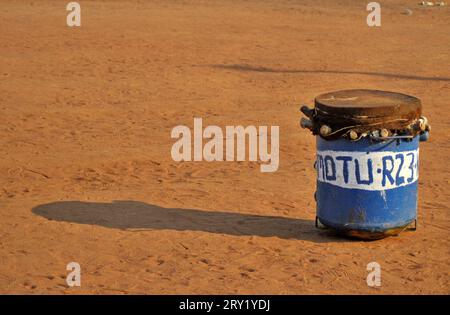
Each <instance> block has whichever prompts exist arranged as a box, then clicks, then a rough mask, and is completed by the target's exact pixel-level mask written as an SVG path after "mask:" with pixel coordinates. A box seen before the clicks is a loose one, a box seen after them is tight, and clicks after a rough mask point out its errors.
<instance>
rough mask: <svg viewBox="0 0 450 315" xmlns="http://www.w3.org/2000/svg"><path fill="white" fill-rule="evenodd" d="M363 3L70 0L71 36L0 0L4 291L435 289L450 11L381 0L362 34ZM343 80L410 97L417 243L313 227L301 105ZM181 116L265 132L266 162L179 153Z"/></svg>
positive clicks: (45, 11) (444, 231)
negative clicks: (275, 137)
mask: <svg viewBox="0 0 450 315" xmlns="http://www.w3.org/2000/svg"><path fill="white" fill-rule="evenodd" d="M67 2H68V1H67ZM367 2H368V1H366V2H364V1H344V0H337V1H324V0H319V1H317V0H314V1H313V0H307V1H293V0H280V1H275V0H269V1H256V0H248V1H231V0H230V1H206V0H199V1H190V0H179V1H173V0H158V1H130V0H124V1H80V4H81V8H82V13H81V21H82V26H81V27H79V28H76V27H75V28H70V27H68V26H67V25H66V15H67V13H68V12H67V11H66V9H65V5H66V3H65V2H61V1H10V0H0V154H1V163H0V172H1V177H0V215H1V220H0V292H1V293H29V294H36V293H45V294H47V293H50V294H59V293H65V294H79V293H96V294H109V293H112V294H127V293H138V294H140V293H144V294H166V293H180V294H181V293H193V294H220V293H223V294H234V293H237V294H241V293H242V294H258V293H260V294H300V293H305V294H313V293H330V294H338V293H349V294H361V293H362V294H391V293H396V294H398V293H405V294H412V293H416V294H428V293H431V294H436V293H443V294H449V293H450V281H449V280H450V273H449V272H450V261H449V258H450V253H449V249H450V247H449V240H450V239H449V231H450V215H449V211H450V206H449V202H450V190H449V184H450V162H449V160H448V157H449V155H450V141H449V138H448V137H449V125H450V107H449V106H450V67H449V63H450V23H449V22H450V6H445V7H439V8H438V7H432V8H425V7H420V6H419V5H418V4H417V2H419V1H416V0H413V1H409V0H408V1H406V0H399V1H393V0H384V1H382V26H381V27H379V28H369V27H368V26H367V24H366V16H367V14H368V12H367V11H366V7H365V6H366V5H367ZM405 9H410V10H412V14H411V15H408V14H404V13H405ZM348 88H372V89H384V90H393V91H398V92H404V93H407V94H412V95H415V96H417V97H419V98H421V100H422V102H423V113H424V114H425V115H426V116H427V117H428V118H429V120H430V122H431V125H432V127H433V130H432V133H431V138H430V140H429V141H428V142H426V143H423V144H421V151H420V152H421V153H420V154H421V165H420V174H421V175H420V181H419V187H420V193H419V229H418V230H417V231H416V232H405V233H403V234H401V235H400V236H399V237H391V238H387V239H384V240H379V241H374V242H363V241H356V240H349V239H342V238H338V237H336V236H333V235H330V234H329V233H327V232H324V231H320V230H316V229H315V227H314V217H315V202H314V197H313V193H314V190H315V172H314V169H313V161H314V158H315V139H314V138H313V137H312V136H311V135H310V134H309V133H308V132H306V131H305V130H302V129H300V127H299V125H298V120H299V118H300V116H301V115H300V113H299V111H298V109H299V107H300V105H301V104H305V103H306V104H309V105H312V101H313V99H314V97H315V96H316V95H318V94H320V93H323V92H327V91H333V90H339V89H348ZM194 117H201V118H203V123H204V124H205V125H218V126H226V125H238V124H240V125H244V126H246V125H256V126H259V125H278V126H280V167H279V170H278V171H277V172H274V173H261V172H260V170H259V164H258V163H257V162H212V163H208V162H184V163H178V162H174V161H173V160H172V158H171V155H170V150H171V147H172V144H173V143H174V140H173V139H171V137H170V133H171V130H172V128H173V127H175V126H176V125H180V124H182V125H188V126H192V124H193V118H194ZM72 261H75V262H78V263H79V264H80V265H81V276H82V278H81V287H76V288H70V287H68V286H67V285H66V281H65V278H66V275H67V274H68V273H69V272H68V271H66V265H67V264H68V263H69V262H72ZM371 261H376V262H378V263H380V265H381V268H382V286H381V287H380V288H369V287H368V286H367V284H366V276H367V273H368V272H367V271H366V266H367V264H368V263H369V262H371Z"/></svg>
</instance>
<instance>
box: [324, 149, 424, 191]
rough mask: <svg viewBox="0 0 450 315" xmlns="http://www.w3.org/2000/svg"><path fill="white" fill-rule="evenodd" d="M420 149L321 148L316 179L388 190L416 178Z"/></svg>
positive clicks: (345, 186)
mask: <svg viewBox="0 0 450 315" xmlns="http://www.w3.org/2000/svg"><path fill="white" fill-rule="evenodd" d="M418 162H419V150H413V151H405V152H391V151H389V152H386V151H385V152H348V151H331V150H325V151H318V152H317V159H316V170H317V180H318V181H320V182H325V183H329V184H331V185H335V186H340V187H343V188H354V189H363V190H385V189H393V188H397V187H401V186H405V185H409V184H412V183H414V182H415V181H417V179H418V177H419V174H418Z"/></svg>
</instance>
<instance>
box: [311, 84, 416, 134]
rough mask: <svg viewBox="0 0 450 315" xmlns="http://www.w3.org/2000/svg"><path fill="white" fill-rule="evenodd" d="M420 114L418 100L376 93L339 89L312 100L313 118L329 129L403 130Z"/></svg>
mask: <svg viewBox="0 0 450 315" xmlns="http://www.w3.org/2000/svg"><path fill="white" fill-rule="evenodd" d="M421 111H422V105H421V102H420V100H419V99H418V98H416V97H414V96H410V95H406V94H402V93H395V92H386V91H379V90H342V91H336V92H330V93H325V94H321V95H319V96H317V97H316V99H315V119H316V120H318V121H319V122H320V123H322V124H327V125H329V126H330V127H332V128H333V130H336V129H339V128H347V127H349V128H350V127H351V128H352V129H354V130H357V131H361V132H362V131H368V130H371V129H374V128H387V129H403V128H406V127H407V126H408V125H410V124H411V123H412V122H413V121H415V120H416V119H418V118H419V117H420V115H421Z"/></svg>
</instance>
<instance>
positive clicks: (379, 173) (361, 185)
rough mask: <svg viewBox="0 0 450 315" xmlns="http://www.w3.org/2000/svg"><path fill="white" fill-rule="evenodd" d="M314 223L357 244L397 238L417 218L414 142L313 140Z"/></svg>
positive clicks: (417, 157)
mask: <svg viewBox="0 0 450 315" xmlns="http://www.w3.org/2000/svg"><path fill="white" fill-rule="evenodd" d="M315 165H316V171H317V192H316V200H317V218H318V220H319V221H320V223H322V224H323V225H325V226H327V227H331V228H333V229H335V230H337V231H339V232H343V233H345V234H348V235H352V236H357V237H362V238H380V237H384V236H388V235H393V234H398V232H400V231H401V230H403V229H404V228H405V227H407V226H408V225H409V224H411V223H413V222H414V221H415V220H416V217H417V185H418V184H417V182H418V177H419V167H418V166H419V136H416V137H415V138H413V139H412V140H404V139H399V140H395V139H394V140H387V141H381V142H374V141H372V140H371V139H370V138H368V137H366V138H364V139H361V140H359V141H354V142H352V141H348V140H346V139H339V140H334V141H328V140H325V139H322V138H321V137H317V159H316V164H315Z"/></svg>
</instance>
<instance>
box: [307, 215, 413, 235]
mask: <svg viewBox="0 0 450 315" xmlns="http://www.w3.org/2000/svg"><path fill="white" fill-rule="evenodd" d="M413 223H414V225H413V226H411V224H413ZM316 228H322V229H327V230H330V231H333V232H335V233H336V234H338V235H342V236H346V237H350V238H357V239H360V240H366V241H374V240H379V239H383V238H386V237H389V236H397V235H398V234H400V232H403V231H405V230H408V231H415V230H416V229H417V219H415V220H413V221H411V222H409V223H408V224H406V225H403V226H399V227H394V228H390V229H386V230H358V229H346V228H341V227H336V226H333V225H332V224H327V223H324V222H323V220H322V221H321V220H320V219H319V218H318V217H316Z"/></svg>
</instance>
